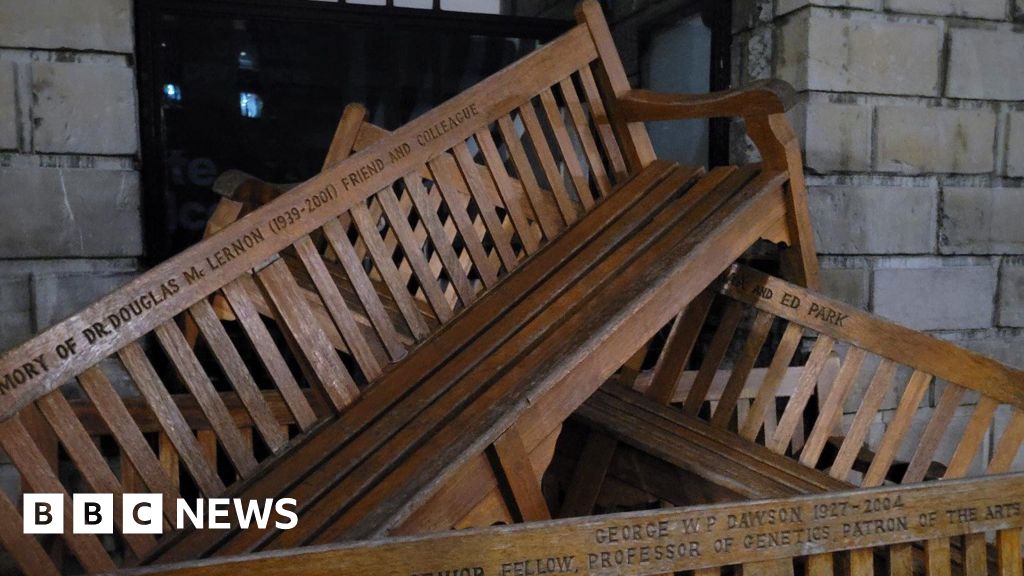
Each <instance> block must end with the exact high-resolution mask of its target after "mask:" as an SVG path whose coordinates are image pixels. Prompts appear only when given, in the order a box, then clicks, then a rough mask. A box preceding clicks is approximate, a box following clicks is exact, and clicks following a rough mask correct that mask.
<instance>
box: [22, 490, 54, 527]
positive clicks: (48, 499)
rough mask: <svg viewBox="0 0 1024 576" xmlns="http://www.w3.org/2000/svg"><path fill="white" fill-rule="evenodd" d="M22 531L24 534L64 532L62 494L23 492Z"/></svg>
mask: <svg viewBox="0 0 1024 576" xmlns="http://www.w3.org/2000/svg"><path fill="white" fill-rule="evenodd" d="M22 502H23V503H24V511H23V512H22V531H23V532H24V533H25V534H63V533H64V495H63V494H25V495H24V499H23V500H22Z"/></svg>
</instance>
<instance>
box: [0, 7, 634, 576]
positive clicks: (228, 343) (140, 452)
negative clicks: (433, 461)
mask: <svg viewBox="0 0 1024 576" xmlns="http://www.w3.org/2000/svg"><path fill="white" fill-rule="evenodd" d="M605 32H606V29H605ZM598 52H599V51H598V49H597V48H596V46H595V40H594V37H593V36H592V31H591V28H590V27H588V26H587V25H580V26H577V27H576V28H574V29H573V30H571V31H570V32H568V33H567V34H565V35H563V36H562V37H560V38H558V39H556V40H555V41H553V42H551V43H550V44H548V45H547V46H545V47H544V48H542V49H540V50H538V51H537V52H535V53H534V54H532V55H530V56H529V57H527V58H525V59H524V60H522V61H520V62H518V63H516V64H514V65H513V66H511V67H509V68H507V69H506V70H504V71H502V72H499V73H498V74H496V75H495V76H493V77H491V78H490V79H488V80H485V81H484V82H482V83H481V84H479V85H477V86H476V87H474V88H471V89H469V90H467V91H466V92H464V93H463V94H460V95H458V96H456V97H455V98H453V99H452V100H450V101H449V102H447V103H445V104H444V105H442V106H440V107H439V108H438V109H436V110H435V111H433V112H430V113H427V114H425V115H424V116H422V117H420V118H419V119H417V120H415V121H413V122H412V123H410V124H409V125H407V126H406V127H404V128H401V129H399V130H398V131H396V132H395V133H393V134H385V135H381V134H378V135H377V136H379V138H378V139H376V141H374V142H368V141H367V140H369V137H368V136H365V135H364V137H363V138H362V144H360V143H358V142H357V143H354V144H355V145H354V148H356V149H357V150H358V152H356V153H355V154H353V155H352V156H351V157H349V158H347V159H345V160H342V161H340V162H338V163H337V164H335V165H334V166H333V167H331V168H329V169H327V170H325V171H324V172H323V173H322V174H320V175H319V176H317V177H315V178H313V179H311V180H310V181H308V182H305V183H303V184H301V185H299V186H297V187H296V188H294V189H293V190H291V191H290V192H288V193H286V194H284V195H282V196H281V197H279V198H278V199H276V200H274V201H273V202H271V203H269V204H267V205H266V206H263V207H262V208H260V209H258V210H256V211H254V212H252V213H251V214H249V215H247V216H246V217H244V218H243V219H241V220H239V221H237V222H235V223H234V224H232V225H230V226H228V227H226V228H225V229H223V230H222V231H220V232H219V233H218V234H216V235H215V236H212V237H210V238H208V239H206V240H204V241H203V242H202V243H200V244H198V245H196V246H195V247H193V248H191V249H189V250H187V251H185V252H184V253H182V254H180V255H179V256H177V257H175V258H172V259H171V260H169V261H167V262H165V263H164V264H162V265H160V266H157V267H156V268H154V269H152V270H150V271H149V272H147V273H146V274H143V275H142V276H140V277H139V278H138V279H136V280H135V281H133V282H132V283H130V284H129V285H127V286H125V287H123V288H121V289H119V290H118V291H116V292H114V293H113V294H111V295H110V296H108V297H106V298H104V299H102V300H100V301H99V302H97V303H96V304H94V305H92V306H90V307H89V308H87V309H85V310H84V311H82V312H81V313H79V314H78V315H76V316H74V317H72V318H70V319H68V320H66V321H64V322H62V323H60V324H59V325H57V326H54V327H53V328H51V329H49V330H47V331H46V332H44V333H43V334H41V335H39V336H37V337H36V338H34V339H32V340H31V341H29V342H27V343H25V344H24V345H22V346H20V347H18V348H16V349H14V350H12V351H10V352H8V353H7V354H4V355H3V356H2V357H0V378H3V380H2V383H0V384H2V385H0V448H2V449H3V451H4V452H5V453H6V454H7V455H8V457H10V459H11V461H12V462H13V463H14V464H15V466H16V467H17V468H18V470H19V472H20V474H21V479H22V482H23V484H24V487H25V489H26V490H31V491H36V492H55V493H63V494H65V495H67V494H68V493H70V492H72V491H74V490H77V489H78V488H79V486H81V485H84V486H86V487H88V488H89V489H91V490H93V491H98V492H113V493H114V494H115V500H119V498H120V496H119V495H120V494H121V493H122V492H125V491H156V492H160V493H162V494H164V496H165V498H166V499H167V504H168V505H167V506H166V507H165V509H166V510H168V511H171V510H174V507H173V506H171V505H170V504H171V502H172V501H173V498H175V497H177V496H179V495H192V494H201V495H205V496H213V495H218V494H221V493H223V492H224V491H225V489H226V487H228V486H230V485H231V484H233V483H234V482H236V481H238V480H241V479H245V478H248V477H251V476H252V475H253V474H255V473H256V472H257V470H258V466H259V464H260V462H261V461H263V460H265V459H267V458H269V457H270V456H272V455H273V454H276V453H278V452H280V451H281V450H284V449H285V447H286V446H287V445H288V444H289V440H290V438H291V437H293V436H294V435H295V434H297V433H300V432H302V431H305V430H309V429H311V428H312V427H314V426H316V423H317V421H318V420H319V419H321V418H323V417H325V416H327V415H328V414H330V413H336V412H339V411H341V410H342V409H344V408H345V407H346V406H348V405H349V404H351V403H352V402H353V401H355V400H356V398H357V397H358V396H359V394H360V391H361V389H362V388H363V387H364V386H366V385H367V384H368V383H370V382H372V381H373V380H374V379H375V378H376V377H377V376H378V375H380V374H381V373H382V372H383V371H384V370H385V369H386V367H387V365H388V364H389V363H392V362H395V361H397V360H398V359H400V358H402V357H403V356H405V355H406V354H408V353H409V351H410V349H411V348H412V347H414V346H415V345H416V343H418V342H420V341H422V340H423V339H425V338H428V337H429V336H430V335H431V334H432V333H433V332H435V331H436V330H437V329H438V328H439V327H441V326H443V325H444V324H445V322H447V321H448V320H449V319H450V318H451V317H453V315H455V314H457V313H459V312H460V311H461V310H462V309H464V308H466V307H467V306H469V305H470V304H472V303H473V302H474V301H475V300H476V299H477V298H479V296H480V294H481V293H482V292H483V291H485V290H487V289H489V288H491V287H492V286H494V285H495V283H497V282H499V281H500V279H501V278H502V277H504V276H505V275H507V274H509V273H510V272H511V271H513V270H514V269H516V268H517V267H518V266H519V264H520V263H521V262H522V260H523V259H525V258H526V257H528V256H529V255H530V254H532V253H534V252H536V251H537V250H540V249H541V248H542V247H543V246H544V245H545V244H547V243H548V242H550V241H551V240H552V239H554V238H555V237H556V236H558V235H559V234H560V233H561V232H562V231H563V230H564V229H565V228H566V227H567V226H569V225H571V224H572V223H574V222H575V221H577V220H578V219H579V218H580V217H581V216H582V214H583V213H585V212H586V211H587V210H589V209H590V208H591V207H592V206H593V205H594V204H595V202H597V201H599V200H600V199H601V198H602V197H604V196H606V195H608V194H610V193H611V192H612V190H613V187H614V186H615V185H616V184H618V183H620V182H622V181H624V180H625V179H626V178H628V177H629V175H630V172H631V170H630V169H628V168H627V165H628V164H630V162H629V161H627V159H625V158H628V157H629V154H632V153H627V152H626V151H624V145H623V141H621V140H620V139H619V138H618V136H621V135H622V134H621V133H618V132H617V131H615V130H613V129H612V125H611V123H610V122H609V119H608V111H607V110H605V108H604V104H603V100H602V97H601V93H600V92H599V89H598V85H599V83H600V82H599V80H600V78H601V74H604V73H605V72H604V68H603V66H602V63H601V62H600V61H599V60H598ZM595 71H597V74H598V78H595ZM367 134H369V133H367ZM617 134H618V136H617ZM633 155H634V156H635V154H633ZM634 164H635V163H634ZM634 171H635V170H634ZM225 307H226V310H227V311H228V312H229V314H226V315H225V314H223V311H224V310H222V309H223V308H225ZM226 318H227V319H226ZM339 352H340V353H339ZM66 384H67V385H66ZM82 418H86V420H88V421H87V422H85V421H83V419H82ZM83 422H84V423H83ZM86 424H88V426H87V425H86ZM97 426H98V427H100V428H101V429H102V430H103V434H100V436H101V438H99V442H98V443H97V433H96V429H97ZM59 446H62V447H63V448H64V452H61V451H60V449H59ZM62 454H63V455H66V456H62ZM58 470H59V472H60V473H59V474H58ZM68 507H70V503H69V504H68ZM169 520H170V519H169ZM0 523H2V524H4V525H9V526H18V525H20V524H21V520H20V515H19V512H18V510H17V508H16V507H15V506H14V505H13V504H12V503H11V502H10V501H9V500H8V499H7V497H5V496H2V495H0ZM68 532H69V533H68V534H66V535H65V536H64V541H65V542H66V543H67V545H68V547H69V548H70V550H71V552H72V554H73V556H74V557H75V559H76V561H77V562H78V563H79V564H80V565H81V566H82V567H83V568H84V569H85V570H86V571H89V572H92V571H100V570H105V569H108V568H110V567H111V566H112V565H113V564H115V563H116V562H117V561H118V560H117V557H118V556H119V555H121V554H122V553H126V554H127V556H128V557H131V556H135V557H138V556H142V555H144V554H146V553H147V552H148V551H149V550H151V549H152V548H153V546H154V545H155V543H156V541H155V539H154V538H153V537H150V536H126V537H125V538H123V544H124V547H122V546H120V545H118V546H117V547H115V549H114V551H113V552H112V551H110V550H108V549H106V548H105V547H104V545H103V544H102V543H101V541H100V540H99V539H98V538H97V537H95V536H92V535H74V534H70V530H68ZM0 540H3V544H4V545H5V547H6V548H7V549H8V550H16V553H15V555H16V556H18V557H19V561H20V562H22V565H24V566H32V567H33V569H34V570H37V571H38V570H39V568H36V567H37V566H43V567H44V568H45V567H51V568H54V567H53V565H52V564H51V563H50V562H49V561H48V560H45V554H41V548H40V542H39V541H37V540H36V539H35V538H34V537H32V536H25V535H19V534H11V533H8V532H5V531H0ZM29 558H32V560H29ZM40 558H42V560H41V559H40ZM54 571H56V569H55V568H54Z"/></svg>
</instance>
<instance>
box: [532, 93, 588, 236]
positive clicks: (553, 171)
mask: <svg viewBox="0 0 1024 576" xmlns="http://www.w3.org/2000/svg"><path fill="white" fill-rule="evenodd" d="M519 118H520V119H521V120H522V122H523V127H524V128H525V129H526V134H527V136H529V137H530V143H531V144H533V150H534V152H535V153H536V154H537V159H538V160H539V161H540V166H541V170H543V172H544V177H545V179H546V180H547V181H548V186H550V187H551V191H552V193H553V194H554V196H555V202H556V203H557V204H558V211H559V212H561V214H562V220H564V221H565V223H566V224H572V223H573V222H575V221H576V220H577V219H579V209H578V208H577V206H576V204H574V203H573V201H572V199H571V198H569V193H568V191H567V190H566V189H565V181H564V180H563V176H562V172H561V171H560V170H559V169H558V164H557V163H556V162H555V156H554V154H552V153H551V146H550V145H548V139H547V136H545V134H544V129H543V128H541V125H540V121H539V120H538V119H537V112H536V110H534V108H533V103H532V102H527V103H525V104H523V105H522V106H520V107H519Z"/></svg>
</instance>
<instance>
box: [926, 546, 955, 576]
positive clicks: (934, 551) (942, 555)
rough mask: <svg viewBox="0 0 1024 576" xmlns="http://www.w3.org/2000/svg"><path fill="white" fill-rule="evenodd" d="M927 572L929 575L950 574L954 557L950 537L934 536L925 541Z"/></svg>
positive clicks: (944, 575)
mask: <svg viewBox="0 0 1024 576" xmlns="http://www.w3.org/2000/svg"><path fill="white" fill-rule="evenodd" d="M924 557H925V573H926V574H928V576H950V574H951V573H952V557H951V555H950V549H949V538H934V539H931V540H928V541H926V542H925V543H924Z"/></svg>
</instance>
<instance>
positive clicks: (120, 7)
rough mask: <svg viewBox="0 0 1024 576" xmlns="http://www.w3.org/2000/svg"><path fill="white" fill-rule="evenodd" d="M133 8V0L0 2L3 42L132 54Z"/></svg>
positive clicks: (10, 0) (0, 34)
mask: <svg viewBox="0 0 1024 576" xmlns="http://www.w3.org/2000/svg"><path fill="white" fill-rule="evenodd" d="M131 5H132V3H131V0H45V1H42V2H26V1H25V0H0V39H2V40H0V42H2V44H3V45H4V46H10V47H18V48H50V49H53V48H58V49H59V48H68V49H73V50H98V51H103V52H122V53H131V52H132V45H133V44H132V12H131Z"/></svg>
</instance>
